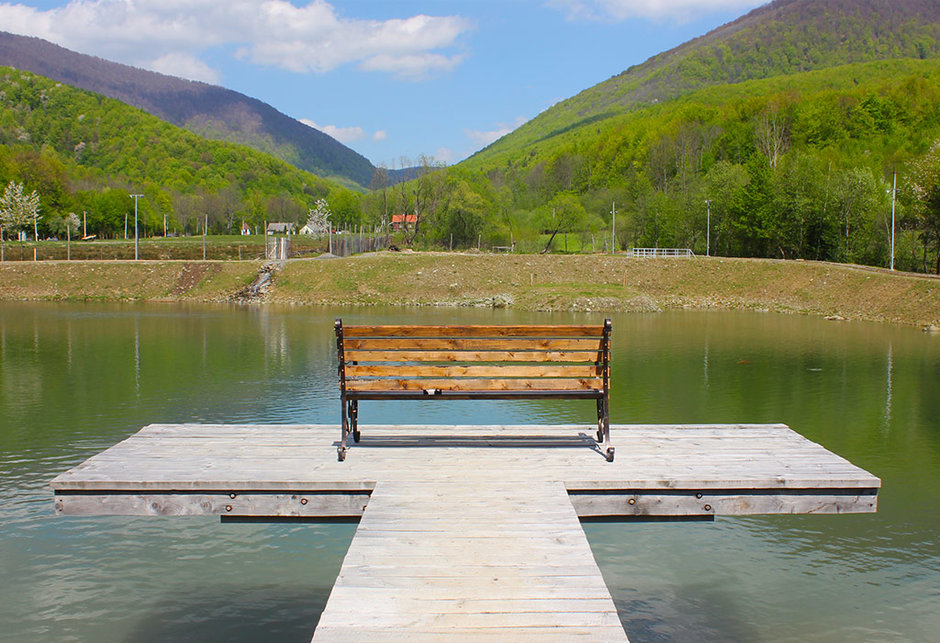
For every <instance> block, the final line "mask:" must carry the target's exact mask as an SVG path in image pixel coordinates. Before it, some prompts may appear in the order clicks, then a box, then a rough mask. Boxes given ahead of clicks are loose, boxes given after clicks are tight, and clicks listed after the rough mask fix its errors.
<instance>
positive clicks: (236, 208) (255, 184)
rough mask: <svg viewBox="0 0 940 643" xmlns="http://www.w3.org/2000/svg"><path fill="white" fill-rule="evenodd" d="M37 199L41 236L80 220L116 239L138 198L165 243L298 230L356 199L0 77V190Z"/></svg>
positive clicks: (139, 115) (104, 102) (76, 94)
mask: <svg viewBox="0 0 940 643" xmlns="http://www.w3.org/2000/svg"><path fill="white" fill-rule="evenodd" d="M10 181H17V182H23V183H24V184H25V186H26V189H27V190H28V191H29V190H36V192H37V193H38V194H39V195H40V198H41V208H42V210H41V214H42V216H43V218H42V220H41V222H40V225H39V233H40V236H51V235H56V234H61V233H63V232H64V227H63V225H64V224H63V223H62V218H63V217H64V216H65V215H66V214H67V213H68V212H77V213H81V212H82V211H85V212H87V218H88V223H89V228H90V230H89V232H92V231H93V232H94V233H96V234H98V235H99V236H113V235H117V234H119V232H120V231H122V230H123V226H124V215H125V213H126V212H128V210H131V212H132V204H133V202H132V201H131V200H130V199H129V197H128V196H127V194H128V192H129V191H131V192H135V193H141V194H144V195H145V198H143V199H141V200H140V208H141V212H142V216H144V221H145V225H146V226H147V227H148V228H149V229H150V230H155V229H157V228H159V229H160V232H161V233H162V228H163V221H164V216H166V219H167V225H168V228H169V229H170V230H174V231H178V232H194V231H196V228H197V226H201V225H202V222H203V221H204V217H206V216H208V217H209V225H210V229H212V230H215V231H220V232H221V231H227V232H230V231H233V230H234V231H237V230H238V228H239V227H240V225H241V221H242V220H245V221H247V222H249V223H250V224H253V225H258V226H260V224H261V223H262V222H263V221H265V220H268V221H272V220H277V221H303V220H306V216H307V211H308V209H309V208H311V207H313V204H314V203H315V201H316V200H317V199H318V198H322V197H331V198H334V199H335V200H337V201H343V200H344V199H345V200H347V201H348V200H349V198H353V199H354V198H356V197H355V195H353V194H352V193H350V192H348V190H345V189H344V188H341V187H340V186H338V185H337V184H335V183H332V182H330V181H327V180H325V179H323V178H320V177H317V176H315V175H313V174H310V173H309V172H304V171H301V170H298V169H296V168H294V167H292V166H291V165H289V164H287V163H285V162H283V161H280V160H277V159H275V158H273V157H271V156H268V155H266V154H263V153H261V152H257V151H255V150H252V149H250V148H247V147H244V146H240V145H235V144H230V143H223V142H218V141H208V140H205V139H202V138H200V137H198V136H196V135H195V134H192V133H190V132H188V131H186V130H184V129H181V128H178V127H176V126H173V125H170V124H169V123H166V122H164V121H161V120H160V119H158V118H156V117H153V116H150V115H148V114H146V113H145V112H142V111H140V110H138V109H135V108H133V107H129V106H128V105H125V104H124V103H121V102H119V101H117V100H113V99H109V98H105V97H103V96H101V95H98V94H94V93H91V92H87V91H84V90H79V89H75V88H73V87H70V86H68V85H63V84H60V83H56V82H54V81H52V80H50V79H48V78H44V77H42V76H37V75H34V74H31V73H29V72H23V71H19V70H15V69H12V68H9V67H0V184H2V186H6V185H7V183H9V182H10Z"/></svg>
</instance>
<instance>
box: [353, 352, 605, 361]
mask: <svg viewBox="0 0 940 643" xmlns="http://www.w3.org/2000/svg"><path fill="white" fill-rule="evenodd" d="M343 357H344V358H345V360H346V362H590V363H594V362H597V361H600V360H599V357H600V356H599V355H598V353H597V352H596V351H594V352H580V351H579V352H574V351H570V352H569V351H352V350H346V351H343Z"/></svg>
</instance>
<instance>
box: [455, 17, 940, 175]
mask: <svg viewBox="0 0 940 643" xmlns="http://www.w3.org/2000/svg"><path fill="white" fill-rule="evenodd" d="M938 57H940V2H938V1H937V0H775V1H774V2H770V3H768V4H766V5H763V6H761V7H758V8H757V9H754V10H753V11H751V12H750V13H748V14H746V15H744V16H742V17H740V18H738V19H737V20H734V21H732V22H730V23H728V24H726V25H723V26H721V27H719V28H717V29H715V30H713V31H711V32H709V33H707V34H705V35H703V36H700V37H698V38H695V39H693V40H690V41H688V42H686V43H684V44H682V45H679V46H678V47H675V48H674V49H671V50H669V51H666V52H663V53H661V54H658V55H656V56H653V57H652V58H650V59H649V60H647V61H646V62H644V63H642V64H639V65H634V66H632V67H630V68H628V69H627V70H625V71H624V72H622V73H620V74H618V75H617V76H614V77H612V78H610V79H609V80H606V81H604V82H602V83H599V84H597V85H595V86H593V87H590V88H588V89H586V90H584V91H582V92H580V93H579V94H577V95H575V96H573V97H571V98H569V99H567V100H564V101H562V102H560V103H558V104H556V105H554V106H552V107H550V108H549V109H548V110H546V111H545V112H543V113H542V114H540V115H538V116H537V117H535V118H534V119H532V120H531V121H529V122H527V123H526V124H524V125H523V126H522V127H520V128H519V129H517V130H515V131H514V132H512V133H510V134H508V135H507V136H505V137H504V138H502V139H500V140H499V141H496V142H495V143H493V144H492V145H490V146H489V147H487V148H485V149H484V150H481V151H480V152H478V153H477V154H476V155H474V157H471V158H477V159H479V158H485V157H487V156H490V155H492V154H494V153H498V152H501V151H505V150H508V149H513V148H515V149H518V148H520V147H525V146H527V145H531V144H537V143H540V142H542V141H546V140H549V139H551V138H552V137H553V136H556V135H558V134H563V133H565V132H567V131H570V130H572V129H576V128H578V127H582V126H587V125H591V124H592V123H596V122H598V121H602V120H604V119H606V118H609V117H612V116H616V115H618V114H622V113H624V112H626V111H632V110H635V109H642V108H644V107H648V106H650V105H654V104H657V103H661V102H663V101H668V100H672V99H674V98H677V97H679V96H682V95H684V94H688V93H690V92H693V91H697V90H699V89H702V88H704V87H708V86H712V85H722V84H727V83H736V82H742V81H746V80H754V79H760V78H770V77H774V76H784V75H788V74H793V73H799V72H804V71H811V70H816V69H825V68H829V67H835V66H839V65H845V64H850V63H858V62H870V61H874V60H884V59H898V58H921V59H925V58H938Z"/></svg>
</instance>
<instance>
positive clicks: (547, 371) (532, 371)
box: [346, 364, 604, 380]
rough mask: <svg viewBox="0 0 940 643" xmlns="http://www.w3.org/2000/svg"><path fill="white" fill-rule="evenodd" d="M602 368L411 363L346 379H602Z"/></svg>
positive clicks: (350, 373) (351, 373) (350, 370)
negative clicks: (425, 364)
mask: <svg viewBox="0 0 940 643" xmlns="http://www.w3.org/2000/svg"><path fill="white" fill-rule="evenodd" d="M603 376H604V372H603V367H602V366H586V365H569V366H565V365H561V366H558V365H547V366H515V365H489V366H423V365H422V366H415V365H409V364H395V365H381V366H375V365H370V366H347V367H346V378H347V380H351V379H354V378H357V377H398V378H414V377H524V378H535V377H564V378H569V379H570V378H582V377H588V378H593V377H603Z"/></svg>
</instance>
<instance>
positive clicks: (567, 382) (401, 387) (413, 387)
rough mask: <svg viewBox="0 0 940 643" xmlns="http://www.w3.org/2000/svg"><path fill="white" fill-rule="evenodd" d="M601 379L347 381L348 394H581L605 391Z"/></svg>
mask: <svg viewBox="0 0 940 643" xmlns="http://www.w3.org/2000/svg"><path fill="white" fill-rule="evenodd" d="M603 387H604V380H603V379H601V378H581V379H534V380H533V379H476V380H472V379H445V380H434V379H385V380H347V381H346V390H348V391H428V390H433V389H439V390H447V391H581V390H585V389H597V390H601V389H603Z"/></svg>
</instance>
